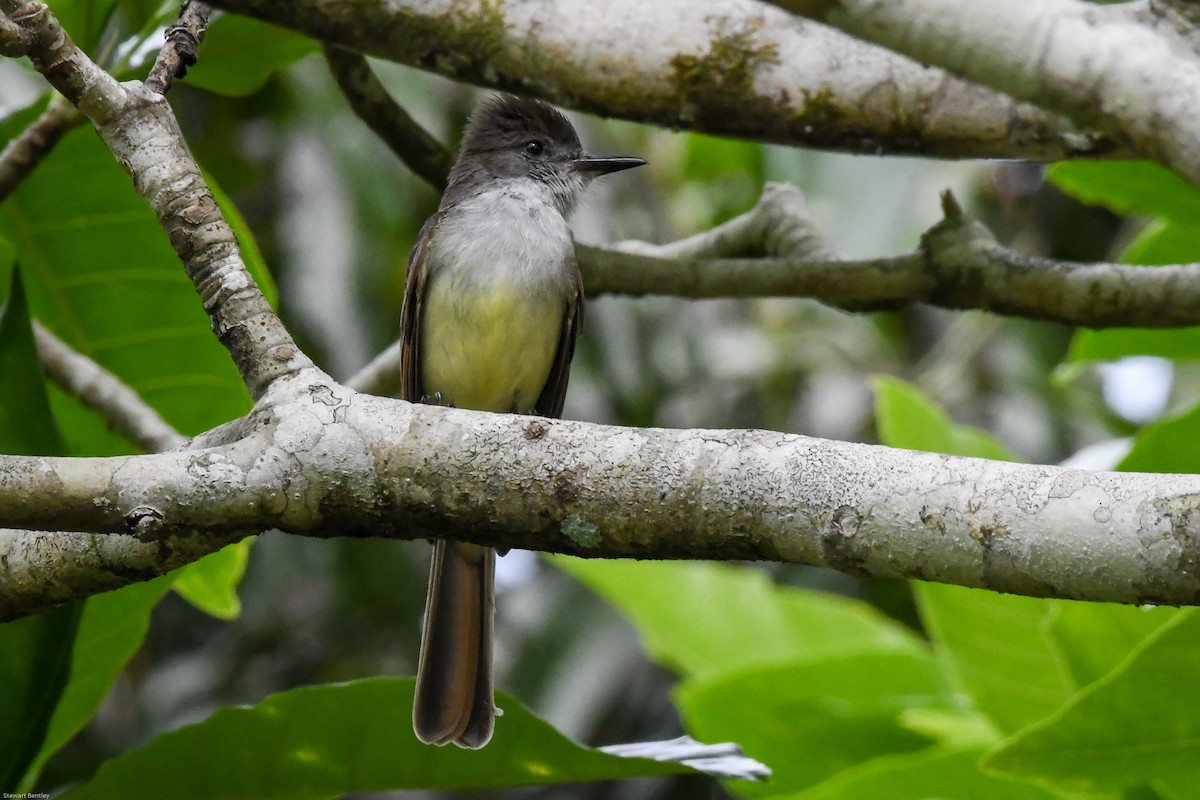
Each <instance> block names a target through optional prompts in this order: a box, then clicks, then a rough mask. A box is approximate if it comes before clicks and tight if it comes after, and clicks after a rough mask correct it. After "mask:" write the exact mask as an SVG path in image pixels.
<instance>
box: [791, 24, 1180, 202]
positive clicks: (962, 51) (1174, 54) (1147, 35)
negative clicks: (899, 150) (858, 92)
mask: <svg viewBox="0 0 1200 800" xmlns="http://www.w3.org/2000/svg"><path fill="white" fill-rule="evenodd" d="M771 1H772V2H774V3H776V4H777V5H780V6H783V7H784V8H787V9H789V10H791V11H794V12H796V13H798V14H803V15H805V16H808V17H811V18H813V19H816V20H820V21H822V22H827V23H829V24H831V25H834V26H836V27H838V28H840V29H841V30H844V31H846V32H847V33H850V34H852V35H854V36H858V37H861V38H863V39H866V40H868V41H871V42H875V43H877V44H881V45H883V46H885V47H888V48H890V49H892V50H895V51H896V52H898V53H904V54H905V55H908V56H910V57H912V58H915V59H917V60H918V61H921V62H922V63H927V64H933V65H936V66H939V67H942V68H944V69H946V70H948V71H949V72H951V73H953V74H956V75H961V76H963V77H965V78H967V79H969V80H972V81H976V82H978V83H980V84H982V85H984V86H990V87H992V88H994V89H997V90H999V91H1001V92H1004V93H1006V94H1008V95H1010V96H1012V97H1015V98H1019V99H1021V100H1029V101H1031V102H1034V103H1036V104H1038V105H1039V106H1041V107H1044V108H1048V109H1054V110H1056V111H1060V112H1062V113H1064V114H1067V115H1068V116H1070V117H1071V118H1072V119H1074V120H1076V122H1078V123H1079V124H1081V125H1086V126H1094V127H1095V128H1098V129H1100V130H1103V131H1106V132H1108V133H1109V134H1110V135H1112V136H1113V137H1114V138H1115V139H1116V140H1117V141H1123V142H1129V143H1130V144H1131V145H1132V146H1133V148H1134V149H1135V150H1136V151H1138V152H1140V153H1142V154H1144V155H1145V156H1146V157H1149V158H1153V159H1155V160H1157V161H1160V162H1161V163H1163V164H1165V165H1167V166H1169V167H1171V168H1172V169H1173V170H1175V172H1177V173H1179V174H1180V175H1181V176H1183V177H1185V178H1187V179H1189V180H1191V181H1192V182H1194V183H1200V131H1197V129H1196V124H1195V121H1196V119H1197V118H1198V117H1200V58H1197V52H1196V49H1195V40H1196V37H1195V35H1194V34H1192V35H1190V36H1189V35H1187V34H1186V33H1180V32H1179V31H1178V30H1177V26H1176V25H1175V24H1174V17H1172V18H1171V19H1166V18H1165V17H1163V16H1162V15H1156V14H1147V13H1139V14H1138V15H1136V16H1135V15H1132V14H1131V13H1130V10H1131V7H1133V8H1135V9H1137V10H1138V11H1139V12H1142V11H1143V9H1144V7H1145V5H1146V4H1145V3H1132V4H1130V3H1123V4H1118V5H1114V6H1099V7H1098V6H1097V5H1096V4H1094V3H1087V2H1081V1H1080V0H976V2H972V3H971V7H970V13H963V6H962V4H961V3H959V2H956V1H955V0H897V2H887V3H879V2H869V0H771ZM1163 13H1164V14H1165V10H1164V12H1163ZM1182 28H1183V29H1184V30H1186V28H1187V26H1186V25H1184V26H1182Z"/></svg>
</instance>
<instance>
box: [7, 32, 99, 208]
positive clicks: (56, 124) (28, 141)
mask: <svg viewBox="0 0 1200 800" xmlns="http://www.w3.org/2000/svg"><path fill="white" fill-rule="evenodd" d="M0 19H4V20H7V18H6V17H0ZM81 122H83V115H82V114H80V113H79V112H78V111H76V110H75V109H74V108H72V107H71V105H70V104H68V103H65V102H63V101H62V99H61V98H56V99H54V100H52V101H51V102H50V105H49V107H47V108H46V110H45V111H43V112H42V114H41V116H39V117H38V118H37V119H35V120H34V121H33V122H31V123H30V124H29V126H28V127H27V128H25V130H23V131H21V133H20V135H18V136H16V137H14V138H13V139H10V140H9V142H8V144H7V145H5V147H4V151H3V152H0V203H2V202H4V200H5V198H7V197H8V196H9V195H10V194H12V193H13V190H14V189H16V188H17V186H19V185H20V184H21V181H23V180H25V178H27V177H28V176H29V173H31V172H33V168H34V167H36V166H37V165H38V164H40V163H41V161H42V159H43V158H45V157H46V156H47V155H48V154H49V153H50V151H51V150H53V149H54V146H55V145H57V144H58V142H59V140H61V139H62V137H63V136H64V135H65V134H66V133H67V131H69V130H70V129H71V128H73V127H75V126H76V125H78V124H79V123H81Z"/></svg>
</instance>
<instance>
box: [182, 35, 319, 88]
mask: <svg viewBox="0 0 1200 800" xmlns="http://www.w3.org/2000/svg"><path fill="white" fill-rule="evenodd" d="M316 50H317V43H316V42H314V41H313V40H312V39H309V38H308V37H307V36H301V35H300V34H298V33H293V32H292V31H288V30H284V29H283V28H277V27H275V26H274V25H268V24H267V23H265V22H259V21H258V20H255V19H251V18H250V17H243V16H239V15H237V14H225V15H224V16H222V17H221V18H219V19H217V20H216V21H214V22H213V24H212V25H211V26H209V29H208V34H207V35H206V36H205V38H204V44H203V45H201V47H200V58H199V60H198V61H197V62H196V66H194V67H192V68H191V69H190V70H188V74H187V77H186V78H185V79H184V80H186V81H187V83H188V84H190V85H192V86H198V87H200V88H202V89H208V90H209V91H211V92H216V93H218V94H224V95H232V96H235V97H244V96H246V95H250V94H254V93H255V92H257V91H258V90H259V89H261V88H262V86H263V84H264V83H266V81H267V78H269V77H271V75H272V74H273V73H275V72H277V71H278V70H280V69H283V68H284V67H286V66H288V65H290V64H292V63H294V62H296V61H298V60H300V59H301V58H303V57H304V56H306V55H308V54H309V53H314V52H316Z"/></svg>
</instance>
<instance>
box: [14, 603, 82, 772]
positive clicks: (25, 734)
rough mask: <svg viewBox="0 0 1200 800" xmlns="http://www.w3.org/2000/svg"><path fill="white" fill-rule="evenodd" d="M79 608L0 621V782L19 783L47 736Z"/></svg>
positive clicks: (66, 670) (67, 669) (66, 671)
mask: <svg viewBox="0 0 1200 800" xmlns="http://www.w3.org/2000/svg"><path fill="white" fill-rule="evenodd" d="M82 608H83V604H82V603H72V604H70V605H65V606H59V607H58V608H54V609H51V610H50V611H47V612H45V613H42V614H38V615H37V616H35V617H25V618H23V619H18V620H14V621H13V622H6V623H4V624H3V625H0V786H4V787H13V788H16V787H17V786H19V785H20V784H21V782H22V778H23V777H24V776H25V773H26V771H27V770H28V769H29V767H30V765H31V764H32V763H33V762H34V760H35V759H36V758H37V755H38V752H39V751H40V750H41V748H42V743H43V742H44V741H45V740H46V731H47V729H48V728H49V726H50V720H51V718H52V717H53V715H54V709H55V706H56V705H57V704H58V700H59V697H60V696H61V695H62V692H63V687H64V686H66V683H67V676H68V675H69V674H70V671H71V646H72V643H73V641H74V639H75V629H76V627H77V626H78V624H79V614H80V611H81V609H82Z"/></svg>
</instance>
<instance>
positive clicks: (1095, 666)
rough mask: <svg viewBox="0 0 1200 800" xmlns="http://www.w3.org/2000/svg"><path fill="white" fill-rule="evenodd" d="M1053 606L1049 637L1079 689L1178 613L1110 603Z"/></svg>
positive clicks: (1102, 674) (1124, 656)
mask: <svg viewBox="0 0 1200 800" xmlns="http://www.w3.org/2000/svg"><path fill="white" fill-rule="evenodd" d="M1055 606H1056V609H1057V611H1056V613H1055V614H1054V616H1053V617H1052V618H1051V620H1050V634H1051V635H1052V636H1053V637H1054V640H1055V641H1056V642H1058V646H1059V652H1060V653H1062V655H1063V657H1064V658H1065V659H1066V662H1067V664H1068V666H1069V667H1070V669H1071V674H1072V675H1074V677H1075V683H1076V684H1078V685H1079V686H1086V685H1087V684H1089V683H1092V682H1093V681H1096V680H1099V679H1100V678H1102V677H1104V676H1105V675H1107V674H1108V673H1109V672H1110V671H1111V670H1112V669H1114V668H1115V667H1116V666H1117V665H1118V664H1120V663H1121V662H1122V661H1124V660H1125V659H1126V658H1128V657H1129V654H1130V653H1131V652H1133V650H1134V648H1136V647H1137V646H1138V645H1140V644H1141V643H1142V642H1143V641H1145V640H1146V637H1148V636H1150V635H1151V634H1153V633H1154V632H1155V631H1157V630H1158V629H1159V628H1161V627H1162V626H1163V625H1165V624H1166V623H1168V622H1170V621H1171V620H1172V619H1174V617H1175V615H1176V614H1178V613H1179V609H1176V608H1163V607H1148V606H1120V605H1116V604H1114V603H1073V602H1068V601H1058V602H1055Z"/></svg>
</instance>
